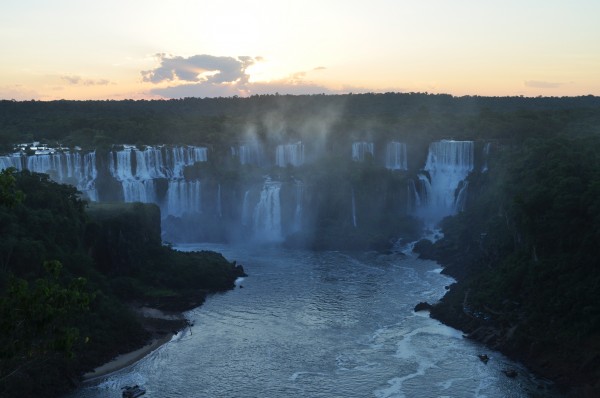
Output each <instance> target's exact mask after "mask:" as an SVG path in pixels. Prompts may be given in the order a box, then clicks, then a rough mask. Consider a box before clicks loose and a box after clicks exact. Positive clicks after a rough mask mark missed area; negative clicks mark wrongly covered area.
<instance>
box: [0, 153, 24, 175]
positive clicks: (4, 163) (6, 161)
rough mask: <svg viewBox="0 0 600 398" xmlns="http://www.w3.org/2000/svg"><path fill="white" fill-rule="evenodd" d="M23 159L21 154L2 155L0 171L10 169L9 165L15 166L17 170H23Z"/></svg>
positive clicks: (0, 157)
mask: <svg viewBox="0 0 600 398" xmlns="http://www.w3.org/2000/svg"><path fill="white" fill-rule="evenodd" d="M22 159H23V157H22V156H21V154H13V155H8V156H0V171H1V170H4V169H8V168H9V167H14V168H15V169H17V170H22V169H23V165H22Z"/></svg>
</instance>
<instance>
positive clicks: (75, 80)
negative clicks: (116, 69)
mask: <svg viewBox="0 0 600 398" xmlns="http://www.w3.org/2000/svg"><path fill="white" fill-rule="evenodd" d="M60 78H61V79H62V80H64V81H66V82H67V83H69V84H71V85H74V86H76V85H84V86H106V85H109V84H110V80H107V79H97V80H94V79H84V78H82V77H81V76H61V77H60Z"/></svg>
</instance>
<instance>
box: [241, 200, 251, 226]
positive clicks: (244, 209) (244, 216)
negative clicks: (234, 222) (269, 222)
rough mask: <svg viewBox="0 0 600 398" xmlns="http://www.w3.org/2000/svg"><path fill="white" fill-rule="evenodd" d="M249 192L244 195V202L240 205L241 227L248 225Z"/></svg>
mask: <svg viewBox="0 0 600 398" xmlns="http://www.w3.org/2000/svg"><path fill="white" fill-rule="evenodd" d="M249 197H250V191H246V193H244V202H243V203H242V225H243V226H244V227H247V226H249V225H250V222H251V219H250V200H249Z"/></svg>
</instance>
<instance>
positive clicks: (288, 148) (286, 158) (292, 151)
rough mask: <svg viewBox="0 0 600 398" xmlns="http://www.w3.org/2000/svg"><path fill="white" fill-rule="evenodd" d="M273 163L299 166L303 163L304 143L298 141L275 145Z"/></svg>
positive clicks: (280, 165) (283, 165)
mask: <svg viewBox="0 0 600 398" xmlns="http://www.w3.org/2000/svg"><path fill="white" fill-rule="evenodd" d="M275 164H276V165H277V166H279V167H286V166H287V165H288V164H289V165H292V166H301V165H302V164H304V144H303V143H302V142H301V141H298V142H297V143H295V144H285V145H277V148H276V149H275Z"/></svg>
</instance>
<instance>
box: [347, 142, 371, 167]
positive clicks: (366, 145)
mask: <svg viewBox="0 0 600 398" xmlns="http://www.w3.org/2000/svg"><path fill="white" fill-rule="evenodd" d="M374 152H375V148H374V145H373V143H372V142H364V141H359V142H354V143H352V160H354V161H357V162H362V161H363V160H365V154H367V153H369V154H371V156H373V155H374Z"/></svg>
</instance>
